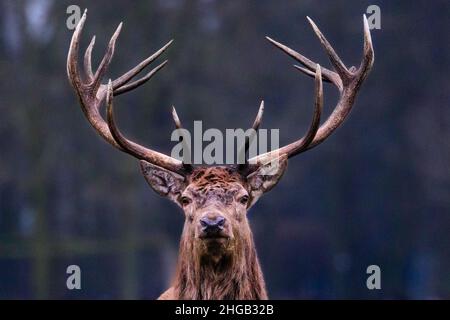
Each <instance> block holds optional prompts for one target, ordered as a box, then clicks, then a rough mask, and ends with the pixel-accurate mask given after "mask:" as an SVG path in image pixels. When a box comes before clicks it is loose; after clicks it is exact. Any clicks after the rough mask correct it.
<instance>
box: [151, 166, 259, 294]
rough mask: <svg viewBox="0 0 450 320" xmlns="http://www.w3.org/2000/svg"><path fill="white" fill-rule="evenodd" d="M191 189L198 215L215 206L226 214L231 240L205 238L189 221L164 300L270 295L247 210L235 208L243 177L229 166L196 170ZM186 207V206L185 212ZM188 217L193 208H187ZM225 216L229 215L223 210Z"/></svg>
mask: <svg viewBox="0 0 450 320" xmlns="http://www.w3.org/2000/svg"><path fill="white" fill-rule="evenodd" d="M189 182H190V185H189V187H188V189H189V190H188V192H190V193H189V194H190V195H191V196H193V197H194V199H195V200H194V201H195V202H196V206H195V207H194V208H193V209H192V211H194V212H193V214H194V215H195V214H196V213H197V212H198V211H199V210H201V208H203V207H209V206H210V205H211V203H213V205H214V206H215V207H217V206H218V203H220V206H219V209H221V212H222V213H224V212H226V211H227V210H228V212H229V214H228V215H227V219H228V221H229V223H230V228H231V229H232V235H233V236H232V238H231V239H226V240H225V239H224V240H222V239H221V241H212V242H207V241H206V242H205V240H202V239H199V238H198V237H196V236H195V226H196V224H195V221H196V217H193V222H191V221H189V219H186V223H185V226H184V229H183V234H182V236H181V242H180V249H179V257H178V264H177V271H176V275H175V281H174V284H173V287H172V288H171V289H169V291H167V292H166V293H164V294H163V295H162V296H161V297H160V298H161V299H267V293H266V288H265V283H264V278H263V275H262V272H261V268H260V265H259V262H258V258H257V255H256V249H255V245H254V242H253V235H252V232H251V230H250V226H249V224H248V220H247V217H246V209H247V208H245V207H244V208H243V210H241V211H244V212H238V211H239V210H237V209H236V208H234V207H233V204H234V202H235V201H234V199H235V198H234V196H235V195H236V194H237V193H238V192H245V188H244V186H246V182H245V179H243V178H242V176H241V175H240V174H238V173H236V172H235V171H234V170H232V169H230V168H227V167H211V168H198V169H196V171H194V172H193V173H192V174H191V176H190V181H189ZM185 211H186V210H185ZM186 213H187V215H189V214H190V212H186ZM224 214H225V213H224Z"/></svg>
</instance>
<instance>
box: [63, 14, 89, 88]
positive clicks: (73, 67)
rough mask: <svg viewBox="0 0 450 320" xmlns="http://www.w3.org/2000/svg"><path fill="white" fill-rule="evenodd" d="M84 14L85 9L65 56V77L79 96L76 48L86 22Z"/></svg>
mask: <svg viewBox="0 0 450 320" xmlns="http://www.w3.org/2000/svg"><path fill="white" fill-rule="evenodd" d="M86 13H87V9H86V10H84V13H83V16H82V17H81V19H80V21H79V22H78V24H77V26H76V28H75V31H74V33H73V35H72V39H71V41H70V46H69V53H68V54H67V75H68V77H69V80H70V83H71V84H72V86H73V87H74V88H75V90H76V91H77V93H78V94H80V92H79V90H80V86H81V80H80V73H79V70H78V65H77V61H78V46H79V43H80V34H81V31H83V27H84V23H85V21H86Z"/></svg>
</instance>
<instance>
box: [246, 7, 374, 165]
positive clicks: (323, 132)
mask: <svg viewBox="0 0 450 320" xmlns="http://www.w3.org/2000/svg"><path fill="white" fill-rule="evenodd" d="M307 18H308V21H309V23H310V24H311V26H312V28H313V30H314V32H315V33H316V35H317V36H318V38H319V40H320V42H321V43H322V46H323V47H324V48H325V50H326V51H327V53H328V56H329V58H330V61H331V63H332V65H333V67H334V69H335V70H336V72H333V71H330V70H327V69H325V68H322V69H321V68H320V66H319V65H313V62H312V61H311V60H309V59H307V58H305V57H304V56H303V55H301V54H299V53H298V52H295V51H294V50H292V49H290V48H288V47H286V46H284V45H283V44H281V43H278V42H276V41H274V40H272V39H270V38H268V40H269V41H270V42H272V43H273V44H274V45H275V46H276V47H278V48H279V49H281V50H282V51H283V52H285V53H287V54H288V55H290V56H291V57H293V58H294V59H296V60H297V61H299V62H300V63H301V64H302V65H303V66H305V68H303V67H300V66H295V67H296V68H297V69H298V70H300V71H301V72H303V73H305V74H307V75H308V76H312V74H313V71H314V72H315V73H314V77H315V79H316V108H315V112H314V117H313V121H312V124H311V126H310V128H309V130H308V133H307V134H306V135H305V136H304V137H303V138H301V139H299V140H297V141H295V142H293V143H291V144H289V145H287V146H284V147H282V148H280V149H277V150H274V151H271V152H268V153H265V154H262V155H259V156H257V157H254V158H252V159H250V160H249V162H250V164H251V166H252V167H251V169H252V170H254V169H255V168H257V167H258V164H261V163H264V162H265V161H267V160H268V159H270V158H272V157H275V156H278V155H279V154H280V153H281V154H287V155H288V157H293V156H295V155H297V154H299V153H301V152H304V151H306V150H309V149H311V148H313V147H315V146H317V145H319V144H320V143H322V142H323V141H324V140H325V139H326V138H328V137H329V136H330V135H331V134H332V133H333V132H334V130H336V129H337V128H338V127H339V126H340V125H341V124H342V123H343V122H344V121H345V119H346V117H347V116H348V114H349V113H350V111H351V109H352V106H353V103H354V101H355V97H356V94H357V93H358V90H359V89H360V87H361V84H362V82H363V81H364V79H365V78H366V77H367V75H368V74H369V72H370V70H371V68H372V65H373V62H374V58H375V54H374V51H373V46H372V39H371V35H370V29H369V24H368V22H367V18H366V16H365V15H364V16H363V22H364V53H363V58H362V61H361V65H360V67H359V69H358V70H356V69H354V68H353V67H352V68H351V69H350V70H348V69H347V67H346V66H345V65H344V63H343V62H342V60H341V59H340V58H339V57H338V55H337V54H336V52H335V51H334V49H333V47H332V46H331V45H330V43H329V42H328V41H327V40H326V38H325V37H324V36H323V34H322V33H321V32H320V30H319V29H318V28H317V26H316V25H315V23H314V22H313V21H312V20H311V19H310V18H309V17H307ZM320 71H322V76H320V73H321V72H320ZM318 79H320V80H322V79H323V80H327V79H328V80H330V81H331V82H332V83H333V84H334V85H336V86H337V88H338V89H339V93H340V97H339V101H338V103H337V105H336V107H335V109H334V110H333V112H332V113H331V115H330V116H329V117H328V119H327V120H326V121H325V122H324V123H323V124H322V125H321V126H320V127H319V122H320V115H321V111H322V105H323V102H322V99H323V93H322V90H323V89H322V81H320V82H318Z"/></svg>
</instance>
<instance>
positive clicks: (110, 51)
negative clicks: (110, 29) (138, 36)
mask: <svg viewBox="0 0 450 320" xmlns="http://www.w3.org/2000/svg"><path fill="white" fill-rule="evenodd" d="M120 30H122V22H121V23H119V26H118V27H117V29H116V31H115V32H114V34H113V35H112V37H111V39H110V40H109V44H108V48H107V49H106V53H105V55H104V56H103V59H102V62H100V66H99V67H98V69H97V71H96V72H95V75H94V80H93V85H92V90H93V91H94V92H95V91H97V89H98V87H99V86H100V82H101V81H102V78H103V76H104V75H105V73H106V70H107V69H108V67H109V64H110V63H111V60H112V58H113V55H114V49H115V47H116V40H117V37H119V34H120Z"/></svg>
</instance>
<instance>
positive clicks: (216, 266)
mask: <svg viewBox="0 0 450 320" xmlns="http://www.w3.org/2000/svg"><path fill="white" fill-rule="evenodd" d="M217 249H218V251H217V252H220V254H219V253H217V254H214V250H215V248H211V247H210V248H209V250H208V251H205V250H206V247H205V244H204V243H203V242H202V241H201V240H198V239H193V238H188V237H186V236H185V234H184V233H183V236H182V239H181V243H180V255H179V261H178V265H177V273H176V277H175V284H174V289H175V297H176V298H177V299H183V300H190V299H194V300H211V299H213V300H223V299H225V300H250V299H252V300H254V299H256V300H260V299H267V293H266V288H265V284H264V278H263V275H262V272H261V268H260V266H259V262H258V258H257V255H256V250H255V247H254V244H253V236H252V234H251V231H250V230H249V233H248V234H247V237H245V238H244V239H243V238H241V237H236V238H235V239H234V240H233V241H232V242H230V243H228V244H227V245H225V249H224V248H222V251H221V250H219V249H220V248H217Z"/></svg>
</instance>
